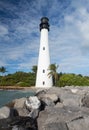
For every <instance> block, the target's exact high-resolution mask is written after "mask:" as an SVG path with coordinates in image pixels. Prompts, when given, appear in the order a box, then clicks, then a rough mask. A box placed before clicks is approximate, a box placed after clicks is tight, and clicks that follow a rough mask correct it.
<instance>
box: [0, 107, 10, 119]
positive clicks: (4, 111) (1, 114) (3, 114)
mask: <svg viewBox="0 0 89 130" xmlns="http://www.w3.org/2000/svg"><path fill="white" fill-rule="evenodd" d="M9 116H10V108H9V107H6V106H5V107H2V108H0V119H4V118H8V117H9Z"/></svg>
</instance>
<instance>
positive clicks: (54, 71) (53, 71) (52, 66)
mask: <svg viewBox="0 0 89 130" xmlns="http://www.w3.org/2000/svg"><path fill="white" fill-rule="evenodd" d="M58 67H59V66H58V65H56V64H50V65H49V68H48V69H49V70H50V72H49V74H48V76H49V77H50V76H52V79H53V85H54V86H56V85H57V80H58V73H57V69H58Z"/></svg>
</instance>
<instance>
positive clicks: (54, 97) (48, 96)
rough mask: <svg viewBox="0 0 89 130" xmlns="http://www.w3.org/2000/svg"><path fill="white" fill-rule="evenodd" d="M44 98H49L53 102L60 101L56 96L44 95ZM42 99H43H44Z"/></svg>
mask: <svg viewBox="0 0 89 130" xmlns="http://www.w3.org/2000/svg"><path fill="white" fill-rule="evenodd" d="M43 97H44V98H49V99H50V100H51V101H52V102H54V103H55V102H57V101H58V96H57V95H56V94H44V96H43ZM43 97H41V98H43Z"/></svg>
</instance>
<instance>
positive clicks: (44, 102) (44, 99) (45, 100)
mask: <svg viewBox="0 0 89 130" xmlns="http://www.w3.org/2000/svg"><path fill="white" fill-rule="evenodd" d="M40 100H41V104H42V107H43V109H45V107H46V106H51V107H53V106H55V103H54V102H53V101H52V100H51V99H50V98H48V97H45V96H44V97H42V98H41V99H40Z"/></svg>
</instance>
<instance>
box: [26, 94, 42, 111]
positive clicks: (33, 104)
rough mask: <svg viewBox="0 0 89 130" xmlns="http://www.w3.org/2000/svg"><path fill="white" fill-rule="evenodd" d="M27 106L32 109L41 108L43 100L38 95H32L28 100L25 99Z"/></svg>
mask: <svg viewBox="0 0 89 130" xmlns="http://www.w3.org/2000/svg"><path fill="white" fill-rule="evenodd" d="M25 105H26V107H27V108H28V109H29V110H30V111H31V110H32V109H39V107H40V105H41V102H40V100H39V99H38V98H37V97H36V96H32V97H31V96H30V97H29V98H28V99H27V100H26V101H25Z"/></svg>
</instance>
